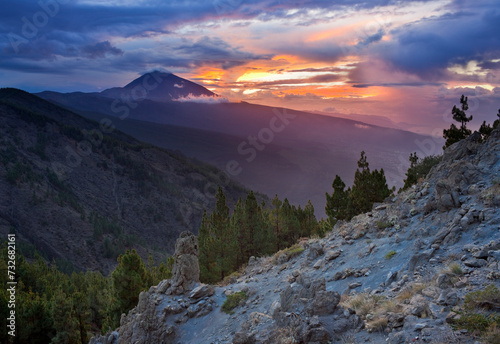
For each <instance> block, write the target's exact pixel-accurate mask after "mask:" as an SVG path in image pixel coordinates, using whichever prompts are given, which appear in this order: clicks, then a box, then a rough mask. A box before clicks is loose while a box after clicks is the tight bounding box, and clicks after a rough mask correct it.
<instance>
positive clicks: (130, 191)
mask: <svg viewBox="0 0 500 344" xmlns="http://www.w3.org/2000/svg"><path fill="white" fill-rule="evenodd" d="M219 185H220V186H222V187H223V189H224V191H225V193H226V196H227V199H228V203H229V204H230V205H231V206H233V205H234V204H235V203H236V201H237V199H238V198H239V197H245V196H246V194H247V193H248V191H249V190H247V189H245V188H243V186H241V185H240V184H238V183H235V182H233V181H232V180H229V179H227V178H225V175H224V174H223V173H222V172H221V171H219V170H218V169H216V168H215V167H213V166H210V165H208V164H206V163H202V162H199V161H194V160H193V159H190V158H186V157H185V156H184V155H182V154H180V153H174V152H172V151H171V150H166V149H162V148H157V147H155V146H152V145H150V144H145V143H143V142H140V141H138V140H137V139H135V138H133V137H131V136H129V135H126V134H124V133H122V132H120V131H118V130H113V128H112V127H111V126H110V125H108V123H107V122H101V123H99V122H95V121H91V120H88V119H86V118H83V117H81V116H80V115H78V114H76V113H74V112H71V111H69V110H67V109H64V108H61V107H60V106H57V105H54V104H52V103H50V102H47V101H45V100H43V99H40V98H39V97H36V96H34V95H32V94H29V93H27V92H24V91H21V90H16V89H0V234H1V235H2V236H3V237H4V238H6V237H7V233H9V232H11V233H16V236H17V242H18V249H19V250H21V252H22V253H23V254H25V255H26V256H28V257H29V256H32V254H33V251H34V249H36V250H37V251H38V252H41V253H42V254H43V255H44V256H45V257H46V258H47V259H48V260H49V261H51V260H55V261H56V263H57V264H58V266H60V267H61V268H62V270H63V271H71V269H72V268H77V269H84V270H87V269H90V270H101V271H102V272H104V273H107V272H109V271H111V270H112V269H114V267H115V266H116V256H117V255H118V254H119V253H123V252H124V250H125V249H129V248H135V249H137V251H138V252H139V253H140V255H141V256H142V257H143V258H144V259H146V258H147V257H148V254H149V253H151V254H152V256H153V257H154V258H155V259H156V260H157V261H158V260H164V259H166V258H167V257H168V256H169V255H170V254H173V252H174V244H175V240H176V238H177V237H178V235H179V233H180V232H182V231H185V230H190V231H192V232H194V233H196V232H197V230H198V227H199V225H200V222H201V217H202V214H203V212H204V211H205V210H206V209H212V208H213V207H214V205H215V197H214V195H215V191H216V188H217V186H219ZM259 197H260V196H259ZM260 198H261V199H262V197H260Z"/></svg>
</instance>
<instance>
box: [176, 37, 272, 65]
mask: <svg viewBox="0 0 500 344" xmlns="http://www.w3.org/2000/svg"><path fill="white" fill-rule="evenodd" d="M175 51H176V53H178V54H181V55H184V56H186V57H187V58H189V59H191V60H192V63H193V64H195V65H204V64H218V65H220V66H221V67H222V68H224V69H229V68H232V67H236V66H239V65H242V64H244V63H246V62H248V61H251V60H257V59H269V58H271V57H272V56H271V55H255V54H252V53H248V52H244V51H241V50H240V49H239V48H235V47H233V46H231V45H230V44H229V43H227V42H225V41H224V40H222V39H220V38H217V37H215V38H211V37H203V38H200V39H199V40H197V41H196V42H189V43H187V44H183V45H180V46H178V47H176V49H175Z"/></svg>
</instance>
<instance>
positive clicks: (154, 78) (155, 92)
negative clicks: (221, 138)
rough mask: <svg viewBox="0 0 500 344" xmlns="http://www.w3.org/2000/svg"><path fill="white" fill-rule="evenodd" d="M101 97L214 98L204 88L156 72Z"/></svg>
mask: <svg viewBox="0 0 500 344" xmlns="http://www.w3.org/2000/svg"><path fill="white" fill-rule="evenodd" d="M101 95H102V96H105V97H108V98H117V99H121V98H124V97H138V98H141V99H149V100H154V101H160V102H169V101H175V100H178V99H184V98H191V97H216V96H217V95H216V94H215V93H213V92H211V91H209V90H207V89H206V88H205V87H203V86H201V85H198V84H196V83H194V82H192V81H189V80H187V79H183V78H181V77H178V76H177V75H175V74H172V73H168V72H161V71H158V70H155V71H152V72H149V73H146V74H143V75H142V76H140V77H138V78H137V79H135V80H133V81H132V82H130V83H129V84H127V85H125V86H124V87H114V88H110V89H107V90H104V91H102V92H101Z"/></svg>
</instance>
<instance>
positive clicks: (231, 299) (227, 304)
mask: <svg viewBox="0 0 500 344" xmlns="http://www.w3.org/2000/svg"><path fill="white" fill-rule="evenodd" d="M246 300H248V295H247V294H246V293H245V292H244V291H239V292H236V293H234V294H231V295H229V296H228V297H227V299H226V301H224V304H223V305H222V310H223V311H224V313H227V314H233V313H234V311H233V310H234V309H235V308H236V307H238V306H239V305H240V303H241V302H242V301H246Z"/></svg>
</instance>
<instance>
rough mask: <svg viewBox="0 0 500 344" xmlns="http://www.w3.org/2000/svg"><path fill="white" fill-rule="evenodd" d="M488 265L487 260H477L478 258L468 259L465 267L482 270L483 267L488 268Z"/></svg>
mask: <svg viewBox="0 0 500 344" xmlns="http://www.w3.org/2000/svg"><path fill="white" fill-rule="evenodd" d="M486 264H487V262H486V260H484V259H476V258H472V259H467V260H466V261H465V262H464V265H465V266H468V267H470V268H482V267H483V266H486Z"/></svg>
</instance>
